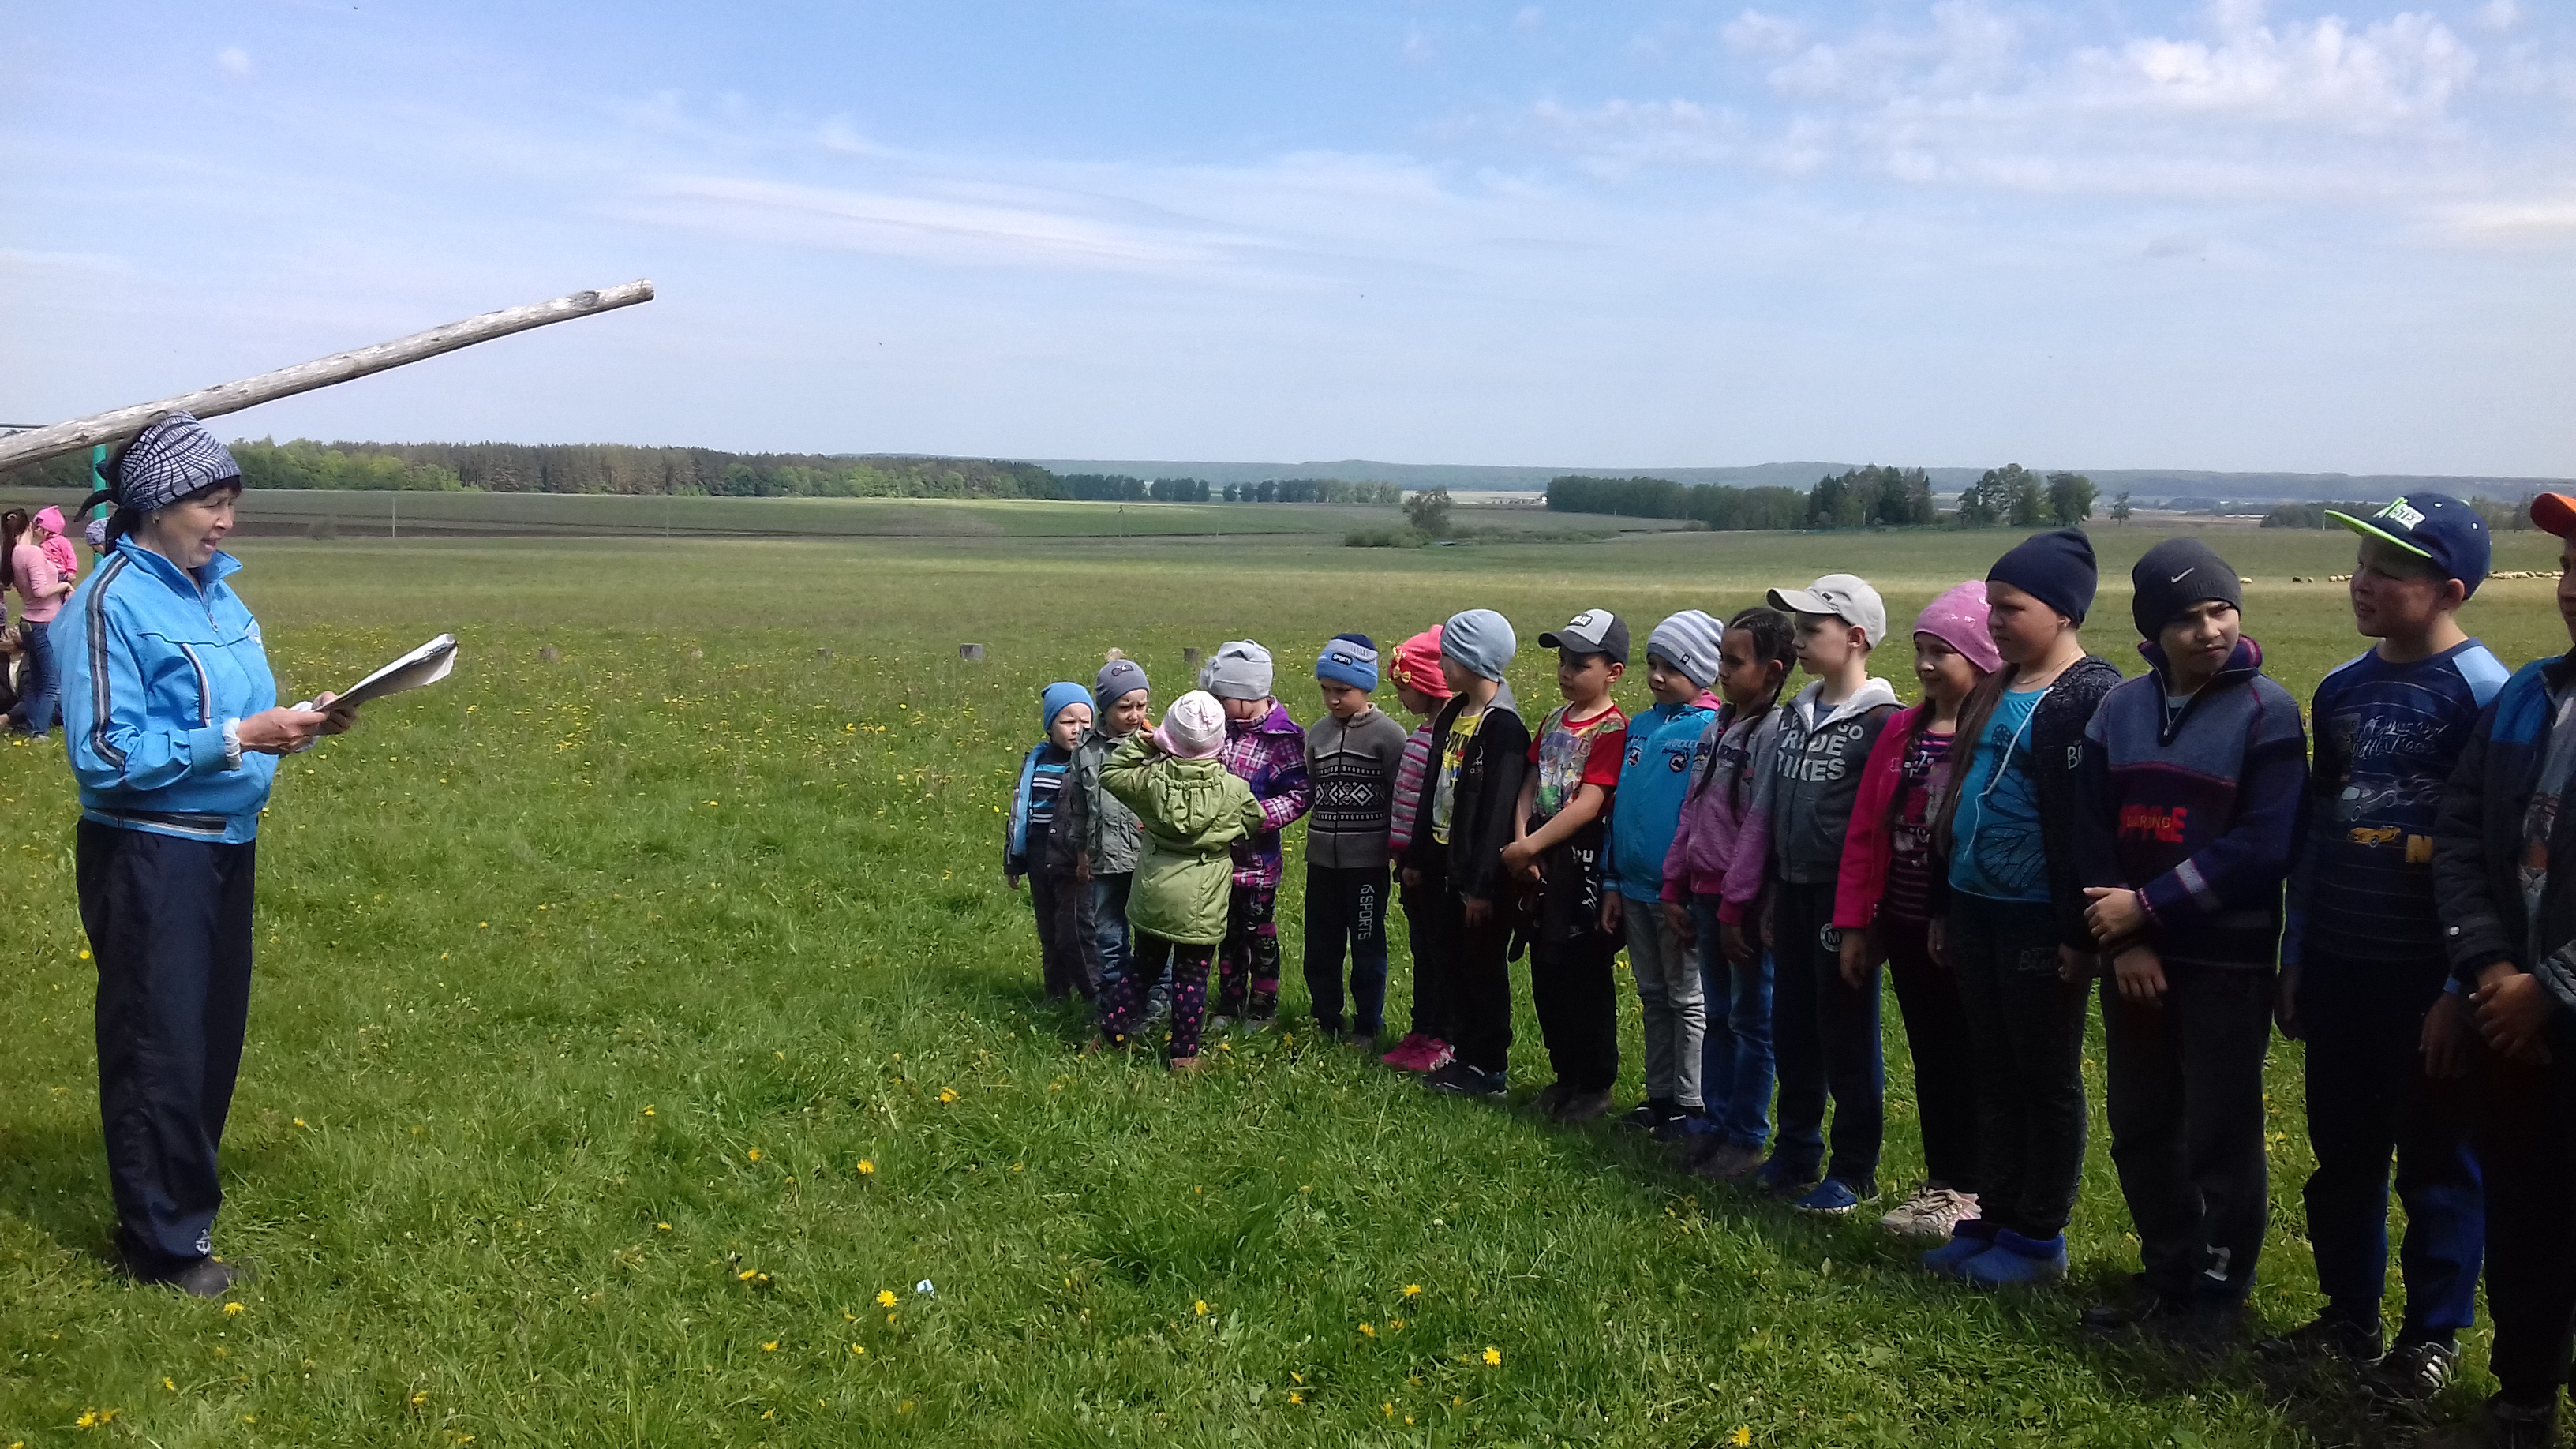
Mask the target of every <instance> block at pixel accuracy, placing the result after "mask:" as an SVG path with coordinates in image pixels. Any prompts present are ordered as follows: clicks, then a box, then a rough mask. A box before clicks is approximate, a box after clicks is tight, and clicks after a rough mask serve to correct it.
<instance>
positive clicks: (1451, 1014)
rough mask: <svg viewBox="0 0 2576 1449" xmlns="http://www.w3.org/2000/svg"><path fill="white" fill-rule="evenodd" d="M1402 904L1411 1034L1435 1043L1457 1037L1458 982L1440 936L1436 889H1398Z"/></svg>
mask: <svg viewBox="0 0 2576 1449" xmlns="http://www.w3.org/2000/svg"><path fill="white" fill-rule="evenodd" d="M1398 889H1399V895H1398V899H1399V900H1401V901H1402V902H1403V903H1404V936H1405V940H1406V941H1407V943H1409V944H1410V945H1411V946H1412V948H1413V1034H1414V1035H1416V1036H1425V1037H1430V1038H1432V1039H1433V1040H1435V1041H1444V1042H1446V1041H1455V1040H1456V1039H1457V1035H1458V982H1457V976H1456V964H1455V963H1454V962H1453V961H1452V960H1451V959H1450V954H1449V948H1450V940H1449V938H1448V937H1446V936H1443V935H1442V934H1441V928H1440V920H1439V916H1440V898H1441V896H1442V895H1443V894H1444V892H1443V891H1441V890H1440V889H1439V888H1438V887H1437V886H1436V885H1430V884H1426V885H1423V886H1418V887H1417V886H1403V887H1399V888H1398Z"/></svg>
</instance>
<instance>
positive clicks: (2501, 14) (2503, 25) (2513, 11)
mask: <svg viewBox="0 0 2576 1449" xmlns="http://www.w3.org/2000/svg"><path fill="white" fill-rule="evenodd" d="M2521 19H2522V7H2521V6H2520V5H2517V4H2515V3H2514V0H2487V3H2486V4H2484V5H2481V6H2479V7H2478V24H2480V25H2483V26H2485V27H2486V28H2487V29H2489V30H2511V29H2512V28H2513V27H2514V24H2515V22H2517V21H2519V20H2521Z"/></svg>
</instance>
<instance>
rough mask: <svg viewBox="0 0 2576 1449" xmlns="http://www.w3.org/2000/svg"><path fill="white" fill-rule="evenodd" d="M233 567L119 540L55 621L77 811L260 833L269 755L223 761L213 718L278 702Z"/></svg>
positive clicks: (234, 562) (215, 837) (218, 833)
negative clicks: (185, 560) (190, 568)
mask: <svg viewBox="0 0 2576 1449" xmlns="http://www.w3.org/2000/svg"><path fill="white" fill-rule="evenodd" d="M240 567H241V561H240V560H239V559H236V558H234V557H233V556H232V555H230V554H223V553H219V554H216V555H215V556H214V559H213V561H212V562H210V563H208V564H207V565H206V566H205V567H204V568H202V569H199V570H197V576H196V578H191V577H190V576H189V575H188V574H186V573H183V572H181V571H180V569H179V566H178V565H176V564H174V563H172V562H170V561H169V560H168V559H165V558H163V557H162V556H161V555H159V554H157V553H154V552H152V551H151V550H150V549H147V548H144V547H143V546H141V545H140V544H137V543H135V542H134V541H133V540H131V539H123V540H119V541H118V543H117V545H116V549H115V551H114V552H113V553H112V554H111V555H110V556H109V557H108V559H107V561H106V562H105V563H103V564H101V565H99V567H98V568H97V569H96V570H94V571H93V572H92V573H91V574H90V576H89V579H88V580H87V581H86V582H84V583H83V584H82V585H81V586H80V589H79V591H78V592H76V593H74V594H73V595H72V597H71V600H70V601H69V602H68V603H67V604H65V605H64V607H63V612H62V614H61V616H60V617H59V618H57V619H56V620H55V621H54V630H53V645H54V658H55V660H56V661H57V664H58V666H59V667H60V668H61V670H62V678H63V734H64V735H65V737H66V738H67V739H68V741H69V743H70V746H71V757H72V775H73V777H74V778H75V779H77V780H78V781H79V782H80V797H81V813H82V814H83V815H84V816H85V817H87V818H88V819H91V820H97V821H101V822H103V823H105V824H109V825H119V826H123V827H125V828H127V829H129V830H146V831H150V832H152V833H153V834H155V835H175V836H178V837H180V838H182V839H186V840H211V841H220V842H222V843H224V844H226V845H240V844H243V843H246V842H248V841H250V840H253V839H256V838H257V837H258V835H259V812H260V808H261V807H262V806H264V805H266V804H267V803H268V786H269V781H270V780H271V779H272V778H273V777H275V775H276V774H277V757H276V756H274V755H263V754H256V753H250V752H244V753H242V754H241V755H240V756H239V757H238V758H237V759H235V760H233V761H232V762H230V763H227V762H226V760H225V758H224V725H225V724H226V723H227V722H228V721H233V720H240V719H246V718H248V717H249V716H251V715H255V714H258V713H260V712H261V711H262V710H268V709H274V708H276V707H277V679H276V677H275V676H274V675H271V674H270V673H269V672H268V651H267V649H266V648H265V647H264V646H263V645H262V644H261V643H260V635H259V621H258V620H257V619H254V618H252V617H251V616H250V610H249V609H248V608H247V607H246V606H244V605H243V603H242V601H241V597H240V596H239V595H237V594H235V593H234V592H233V591H232V586H231V585H230V584H227V583H225V582H224V580H225V578H226V577H228V576H229V575H231V574H232V573H233V571H234V570H236V569H239V568H240ZM199 580H202V581H203V584H204V587H203V588H202V589H201V588H200V587H199Z"/></svg>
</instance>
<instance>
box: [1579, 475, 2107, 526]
mask: <svg viewBox="0 0 2576 1449" xmlns="http://www.w3.org/2000/svg"><path fill="white" fill-rule="evenodd" d="M2093 499H2094V488H2093V481H2092V480H2091V479H2089V478H2087V477H2085V476H2084V475H2083V474H2081V473H2050V474H2047V475H2045V476H2043V475H2041V474H2038V473H2034V472H2032V471H2030V470H2029V469H2027V468H2024V467H2023V466H2022V465H2020V464H2019V463H2008V464H2006V465H2005V466H2003V467H2001V468H1989V469H1987V470H1986V471H1985V473H1984V475H1983V476H1981V477H1979V478H1978V479H1977V481H1976V482H1974V483H1971V484H1969V485H1968V487H1967V489H1966V491H1965V492H1963V493H1962V494H1961V495H1960V497H1959V511H1958V512H1957V513H1955V514H1952V515H1949V518H1950V520H1951V521H1954V522H1957V523H1959V524H1961V525H1963V526H1966V527H1971V528H1981V527H1995V526H2000V525H2004V524H2011V525H2015V526H2018V527H2031V526H2036V525H2039V524H2044V523H2052V522H2054V523H2066V524H2074V523H2081V522H2083V521H2084V520H2085V519H2087V518H2089V517H2091V516H2092V514H2093ZM1547 506H1548V507H1549V508H1550V509H1552V510H1554V511H1556V512H1559V513H1615V514H1619V515H1621V516H1623V517H1628V518H1683V519H1689V520H1691V521H1692V522H1695V523H1698V524H1700V525H1701V526H1702V527H1706V528H1715V529H1757V528H1904V527H1919V526H1922V525H1926V524H1932V523H1939V522H1942V521H1943V516H1942V515H1941V514H1940V513H1939V512H1938V511H1936V510H1935V509H1934V507H1933V504H1932V481H1931V478H1930V476H1929V475H1927V474H1926V473H1925V472H1924V471H1923V470H1922V469H1920V468H1887V467H1881V466H1879V465H1877V464H1871V465H1870V466H1868V467H1866V468H1853V469H1850V470H1848V471H1845V472H1842V473H1836V474H1833V475H1831V476H1828V477H1824V478H1820V479H1818V480H1816V483H1815V486H1813V487H1811V488H1809V489H1807V490H1806V491H1805V492H1800V491H1799V490H1797V489H1795V488H1732V487H1728V486H1726V485H1725V484H1720V483H1710V484H1702V485H1700V486H1697V487H1691V486H1686V485H1684V484H1680V483H1676V482H1674V481H1672V480H1671V479H1669V478H1586V477H1582V476H1580V475H1574V474H1569V475H1567V476H1566V477H1563V478H1557V479H1554V480H1552V481H1550V482H1549V484H1548V485H1547ZM2114 512H2115V513H2116V514H2121V515H2125V513H2126V512H2127V509H2126V505H2125V504H2123V505H2122V506H2120V507H2119V508H2116V509H2115V510H2114Z"/></svg>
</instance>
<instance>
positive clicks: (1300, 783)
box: [1217, 700, 1313, 889]
mask: <svg viewBox="0 0 2576 1449" xmlns="http://www.w3.org/2000/svg"><path fill="white" fill-rule="evenodd" d="M1217 758H1218V759H1219V760H1222V761H1224V762H1225V767H1226V769H1228V770H1230V771H1232V772H1233V773H1234V774H1235V775H1236V776H1237V777H1238V778H1240V779H1241V780H1242V781H1243V783H1245V784H1247V785H1250V786H1251V787H1252V798H1253V799H1255V800H1257V801H1259V802H1261V818H1262V820H1263V821H1264V822H1265V823H1266V827H1267V828H1265V829H1264V830H1263V831H1262V832H1261V833H1260V834H1258V835H1255V836H1253V837H1252V838H1251V839H1249V840H1238V841H1236V842H1235V843H1234V883H1235V884H1236V885H1239V886H1268V887H1271V888H1273V889H1276V888H1277V887H1278V885H1279V875H1280V862H1279V832H1280V830H1281V828H1283V827H1284V826H1286V825H1287V824H1288V823H1289V822H1290V821H1292V820H1295V819H1296V818H1297V817H1298V816H1301V815H1303V814H1305V813H1306V807H1307V805H1308V804H1310V803H1311V802H1312V798H1313V790H1312V788H1311V787H1310V786H1309V785H1308V784H1307V783H1306V732H1305V731H1304V730H1303V729H1300V728H1299V727H1298V725H1297V721H1296V720H1294V719H1292V718H1290V717H1289V714H1288V707H1287V706H1286V705H1283V704H1280V703H1278V702H1277V701H1275V700H1274V701H1272V703H1271V706H1270V713H1269V714H1267V715H1264V716H1263V717H1261V718H1260V719H1257V720H1254V721H1253V722H1252V723H1250V724H1237V723H1236V722H1234V721H1233V720H1227V721H1226V722H1225V747H1224V748H1223V749H1221V750H1219V751H1218V752H1217Z"/></svg>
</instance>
